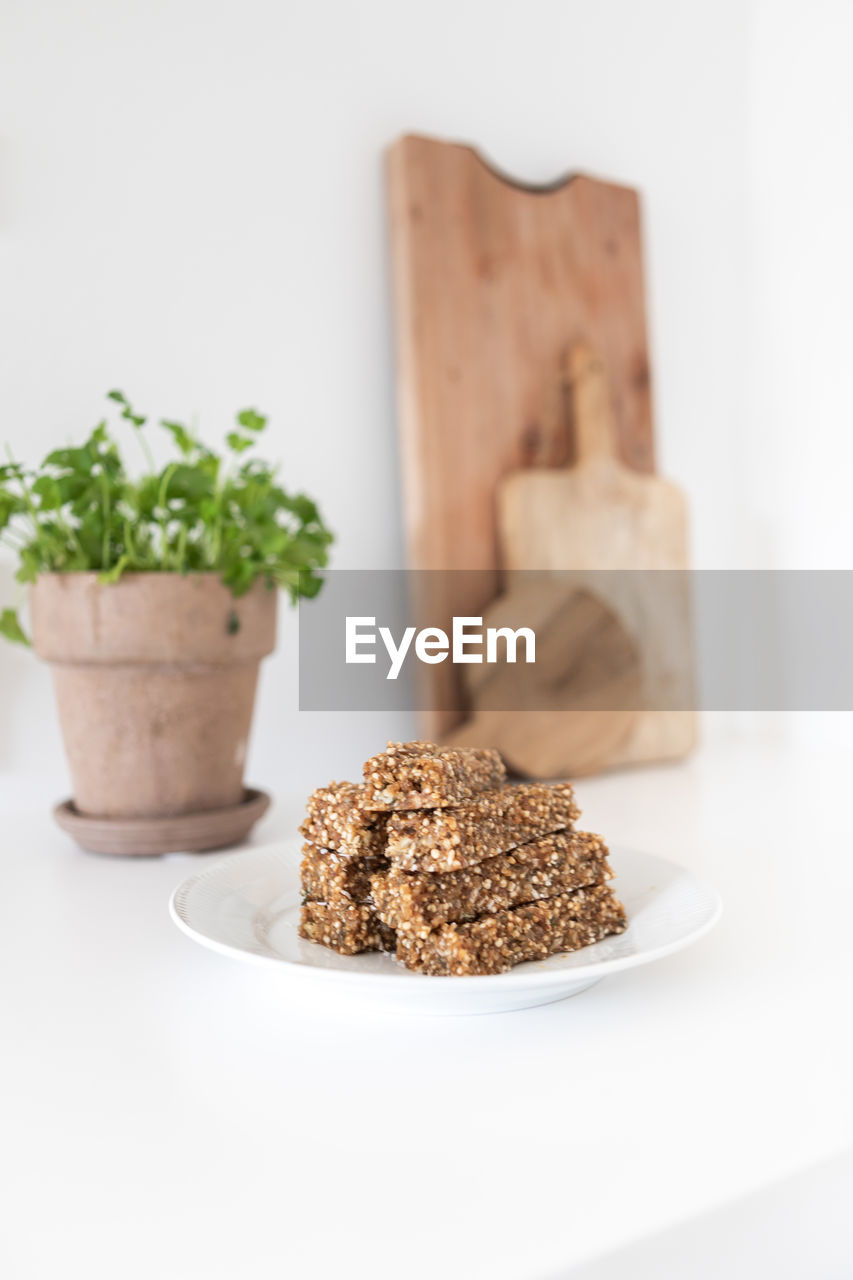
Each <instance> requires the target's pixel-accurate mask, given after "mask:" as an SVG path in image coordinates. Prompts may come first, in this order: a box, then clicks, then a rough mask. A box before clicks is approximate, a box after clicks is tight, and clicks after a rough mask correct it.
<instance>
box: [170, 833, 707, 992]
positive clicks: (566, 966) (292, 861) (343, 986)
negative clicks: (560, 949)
mask: <svg viewBox="0 0 853 1280" xmlns="http://www.w3.org/2000/svg"><path fill="white" fill-rule="evenodd" d="M300 849H301V843H300V841H298V840H293V841H287V842H282V843H281V844H277V845H268V846H266V847H265V848H259V849H251V850H248V851H247V852H245V853H236V854H233V855H232V856H231V857H228V858H224V859H222V861H220V862H217V863H216V864H215V865H214V866H212V867H208V868H207V869H206V870H205V871H201V872H199V873H198V874H197V875H193V876H190V877H189V879H187V880H185V881H184V882H183V884H180V885H179V886H178V888H177V889H176V890H175V892H174V893H173V894H172V900H171V903H170V910H171V913H172V918H173V920H174V921H175V923H176V924H177V925H178V927H179V928H180V929H183V931H184V932H185V933H187V934H189V936H190V937H191V938H194V939H195V941H196V942H200V943H201V944H202V946H205V947H211V948H213V950H214V951H222V952H224V953H225V954H226V955H232V956H236V957H237V958H238V959H240V960H252V961H255V962H258V963H261V964H274V965H279V966H280V967H281V971H282V973H283V974H284V976H285V977H286V978H287V979H288V981H289V982H290V983H292V984H294V985H295V984H301V985H303V986H307V984H309V983H310V984H313V987H314V990H315V991H316V990H317V989H318V988H321V987H322V988H323V990H324V992H326V993H327V994H328V995H329V996H334V997H337V998H343V999H345V1000H346V1001H347V1003H348V1004H352V1003H353V1001H356V1000H365V1001H368V1002H369V1003H371V1004H372V1005H374V1006H378V1007H380V1008H383V1009H386V1010H393V1011H394V1012H399V1013H414V1014H435V1013H438V1014H447V1013H465V1014H470V1013H501V1012H505V1011H507V1010H510V1009H526V1008H529V1007H531V1006H533V1005H537V1004H549V1003H550V1002H551V1001H553V1000H562V999H564V998H565V997H566V996H571V995H575V994H576V993H577V992H579V991H583V990H584V988H586V987H590V986H592V984H593V983H594V982H599V981H600V980H601V979H602V978H604V977H606V976H607V975H608V974H611V973H618V972H619V971H620V970H621V969H633V968H634V967H635V966H636V965H640V964H648V963H649V961H650V960H659V959H660V958H661V957H662V956H667V955H670V954H671V953H672V952H674V951H680V950H681V948H682V947H686V946H688V944H689V943H691V942H695V941H696V939H697V938H701V936H702V935H703V934H704V933H707V931H708V930H709V929H710V928H711V927H712V926H713V925H714V924H715V923H716V921H717V920H718V919H719V917H720V911H721V903H720V897H719V894H718V893H717V891H716V890H715V889H712V888H711V886H710V885H708V884H706V883H705V882H704V881H703V880H700V879H699V878H698V877H697V876H694V875H693V874H691V872H689V871H685V870H684V869H683V868H682V867H678V866H676V865H675V864H674V863H672V862H667V861H666V860H665V859H664V858H657V857H654V856H653V855H652V854H649V853H636V852H634V851H632V850H629V849H619V848H617V849H614V850H613V851H612V857H611V863H612V866H613V868H614V870H615V871H616V879H615V880H614V881H613V887H614V889H615V891H616V893H617V895H618V896H619V897H620V898H621V900H622V902H624V904H625V907H626V909H627V912H628V928H627V930H626V931H625V933H622V934H619V935H618V936H617V937H613V938H605V940H604V941H603V942H598V943H596V944H595V945H594V946H592V947H584V949H583V950H582V951H575V952H573V953H572V954H570V955H561V956H551V957H550V958H549V959H548V960H537V961H531V962H529V963H527V964H521V965H517V966H516V968H514V969H511V970H510V971H509V973H502V974H498V975H496V976H494V977H485V978H429V977H425V976H424V975H423V974H419V973H409V972H408V970H406V969H404V968H403V967H402V966H401V965H399V964H397V962H396V960H394V958H393V957H392V956H388V955H381V954H379V953H378V952H366V953H365V954H363V955H358V956H339V955H337V954H336V952H334V951H329V950H327V948H326V947H321V946H320V945H319V944H318V943H316V942H306V941H305V939H304V938H300V937H299V933H298V924H299V857H300Z"/></svg>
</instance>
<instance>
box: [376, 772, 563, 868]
mask: <svg viewBox="0 0 853 1280" xmlns="http://www.w3.org/2000/svg"><path fill="white" fill-rule="evenodd" d="M579 816H580V811H579V809H578V808H577V806H576V805H575V799H574V791H573V790H572V787H571V786H570V784H569V783H568V782H562V783H557V784H556V785H555V786H546V785H545V784H544V783H541V782H531V783H522V784H521V785H520V786H506V787H502V788H501V789H500V790H498V791H490V792H487V793H484V794H483V795H481V796H479V797H478V798H477V799H476V800H475V801H474V802H473V803H472V804H468V805H464V806H463V807H460V808H457V809H444V810H435V811H429V812H420V813H392V814H391V815H390V816H389V818H388V827H387V846H386V850H385V852H386V855H387V856H388V857H389V858H390V860H391V862H392V863H393V864H394V865H395V866H397V867H400V868H401V869H402V870H403V871H428V872H431V873H438V872H445V871H459V870H461V868H463V867H470V866H473V865H474V864H475V863H478V862H483V861H484V860H485V859H486V858H493V857H495V856H496V855H497V854H499V853H506V852H507V851H508V850H509V849H514V848H515V847H516V845H520V844H525V843H526V842H527V841H529V840H537V839H539V838H540V837H541V836H545V835H549V834H550V833H551V832H554V831H559V830H562V829H563V828H564V827H570V826H571V825H572V823H573V822H575V821H576V820H577V818H578V817H579Z"/></svg>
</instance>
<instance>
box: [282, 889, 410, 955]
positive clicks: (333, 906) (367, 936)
mask: <svg viewBox="0 0 853 1280" xmlns="http://www.w3.org/2000/svg"><path fill="white" fill-rule="evenodd" d="M299 936H300V937H302V938H307V939H308V940H309V942H319V943H321V944H322V946H324V947H330V948H331V949H332V951H337V952H339V953H340V954H341V955H342V956H354V955H357V954H358V953H359V952H360V951H393V950H394V946H395V939H394V931H393V929H389V928H388V926H387V925H386V924H383V922H382V921H381V920H380V919H379V917H378V916H377V915H376V913H375V912H374V910H373V907H372V906H371V905H370V904H369V903H366V902H361V903H358V902H350V903H344V902H340V901H339V902H333V903H331V902H305V903H303V904H302V913H301V915H300V918H299Z"/></svg>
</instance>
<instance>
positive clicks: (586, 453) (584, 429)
mask: <svg viewBox="0 0 853 1280" xmlns="http://www.w3.org/2000/svg"><path fill="white" fill-rule="evenodd" d="M564 397H565V399H567V400H568V408H569V411H570V414H571V421H572V427H573V434H574V445H575V448H574V463H575V465H576V466H579V465H580V464H582V463H584V462H589V461H591V460H592V459H593V458H611V459H612V460H613V461H614V462H615V461H616V460H617V457H618V454H617V442H616V426H615V423H614V420H613V408H612V405H611V403H610V388H609V387H608V385H607V374H606V371H605V368H604V363H603V361H602V359H601V357H600V356H599V355H598V354H597V353H596V352H595V351H593V349H592V348H591V347H590V346H589V344H588V343H586V342H578V343H575V344H574V345H573V346H572V347H570V349H569V352H568V356H567V359H566V367H565V372H564Z"/></svg>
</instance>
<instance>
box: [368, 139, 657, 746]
mask: <svg viewBox="0 0 853 1280" xmlns="http://www.w3.org/2000/svg"><path fill="white" fill-rule="evenodd" d="M388 180H389V198H390V232H391V242H392V254H393V267H394V272H393V274H394V289H395V315H396V348H397V364H398V390H399V406H400V424H401V441H402V456H403V472H404V494H405V520H406V530H407V539H408V563H409V565H410V567H412V568H420V569H477V570H482V571H483V572H482V573H480V574H476V575H465V574H460V575H459V576H458V578H455V577H453V575H447V576H446V577H445V576H442V578H441V584H440V585H439V584H434V586H433V598H432V599H431V600H430V607H429V617H430V621H431V622H432V623H434V625H436V626H442V627H446V628H449V625H450V619H451V618H452V617H453V615H454V614H457V615H459V614H463V615H479V614H482V613H483V612H484V610H485V609H486V607H487V606H488V604H489V602H490V601H491V600H493V599H494V597H495V596H496V595H497V594H498V591H499V568H500V546H499V538H498V523H497V508H496V490H497V487H498V483H499V481H500V480H501V479H502V478H503V477H505V476H506V475H508V474H509V473H510V472H512V471H515V470H518V469H519V468H526V467H540V468H543V467H552V468H561V469H565V468H566V467H568V466H571V465H572V464H573V463H574V462H575V461H576V457H577V451H576V442H575V439H574V433H573V426H572V421H571V415H570V413H568V412H567V411H566V405H565V403H564V398H565V369H566V362H567V360H568V358H569V352H570V351H571V349H572V347H573V346H574V345H575V344H577V343H578V342H580V341H586V342H588V343H589V344H590V346H591V347H592V348H593V349H594V350H595V351H597V352H598V353H600V355H601V357H602V359H603V361H604V363H605V365H606V368H607V370H608V377H609V379H610V395H611V397H612V404H613V415H614V424H615V452H616V456H617V458H618V459H619V461H620V462H621V463H622V464H623V467H624V468H625V469H627V470H629V471H633V472H636V473H642V474H650V473H651V472H652V471H653V470H654V448H653V433H652V410H651V391H650V378H649V358H648V346H647V338H646V322H645V306H644V288H643V268H642V245H641V229H640V210H639V200H638V196H637V193H636V192H635V191H633V190H631V189H630V188H627V187H622V186H617V185H614V184H613V183H608V182H602V181H599V180H597V179H594V178H590V177H584V176H579V177H571V178H567V179H566V180H565V181H562V182H559V183H557V184H555V185H554V186H552V187H549V188H543V189H532V188H526V187H524V186H522V185H519V184H515V183H513V182H511V181H509V180H507V179H506V178H504V177H503V176H501V175H500V174H498V173H497V172H495V171H494V170H493V169H492V168H491V167H490V166H489V165H488V164H487V163H485V162H484V160H483V159H482V158H481V157H480V156H479V155H478V154H477V152H476V151H474V150H473V149H472V148H470V147H467V146H461V145H457V144H454V143H446V142H440V141H436V140H433V139H430V138H424V137H415V136H407V137H403V138H401V139H400V140H399V141H397V142H396V143H395V144H394V145H393V146H392V147H391V148H390V149H389V154H388ZM473 583H476V584H477V588H476V591H475V592H472V590H471V587H472V584H473ZM425 678H426V679H427V680H428V682H429V683H430V688H431V691H432V698H431V701H432V706H433V710H432V711H430V712H427V713H425V714H424V720H423V726H422V728H423V732H424V733H425V734H426V735H427V736H429V737H439V736H441V735H442V734H443V733H445V732H446V731H447V730H449V729H450V728H451V727H452V726H453V725H454V724H456V723H457V722H458V721H459V719H460V717H461V715H462V707H463V706H464V702H465V691H464V689H463V688H462V687H461V684H460V682H459V675H458V672H457V671H454V669H453V668H452V667H451V666H450V665H449V664H446V663H445V664H442V665H440V666H435V667H432V668H430V669H429V670H428V671H427V672H426V673H425Z"/></svg>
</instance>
